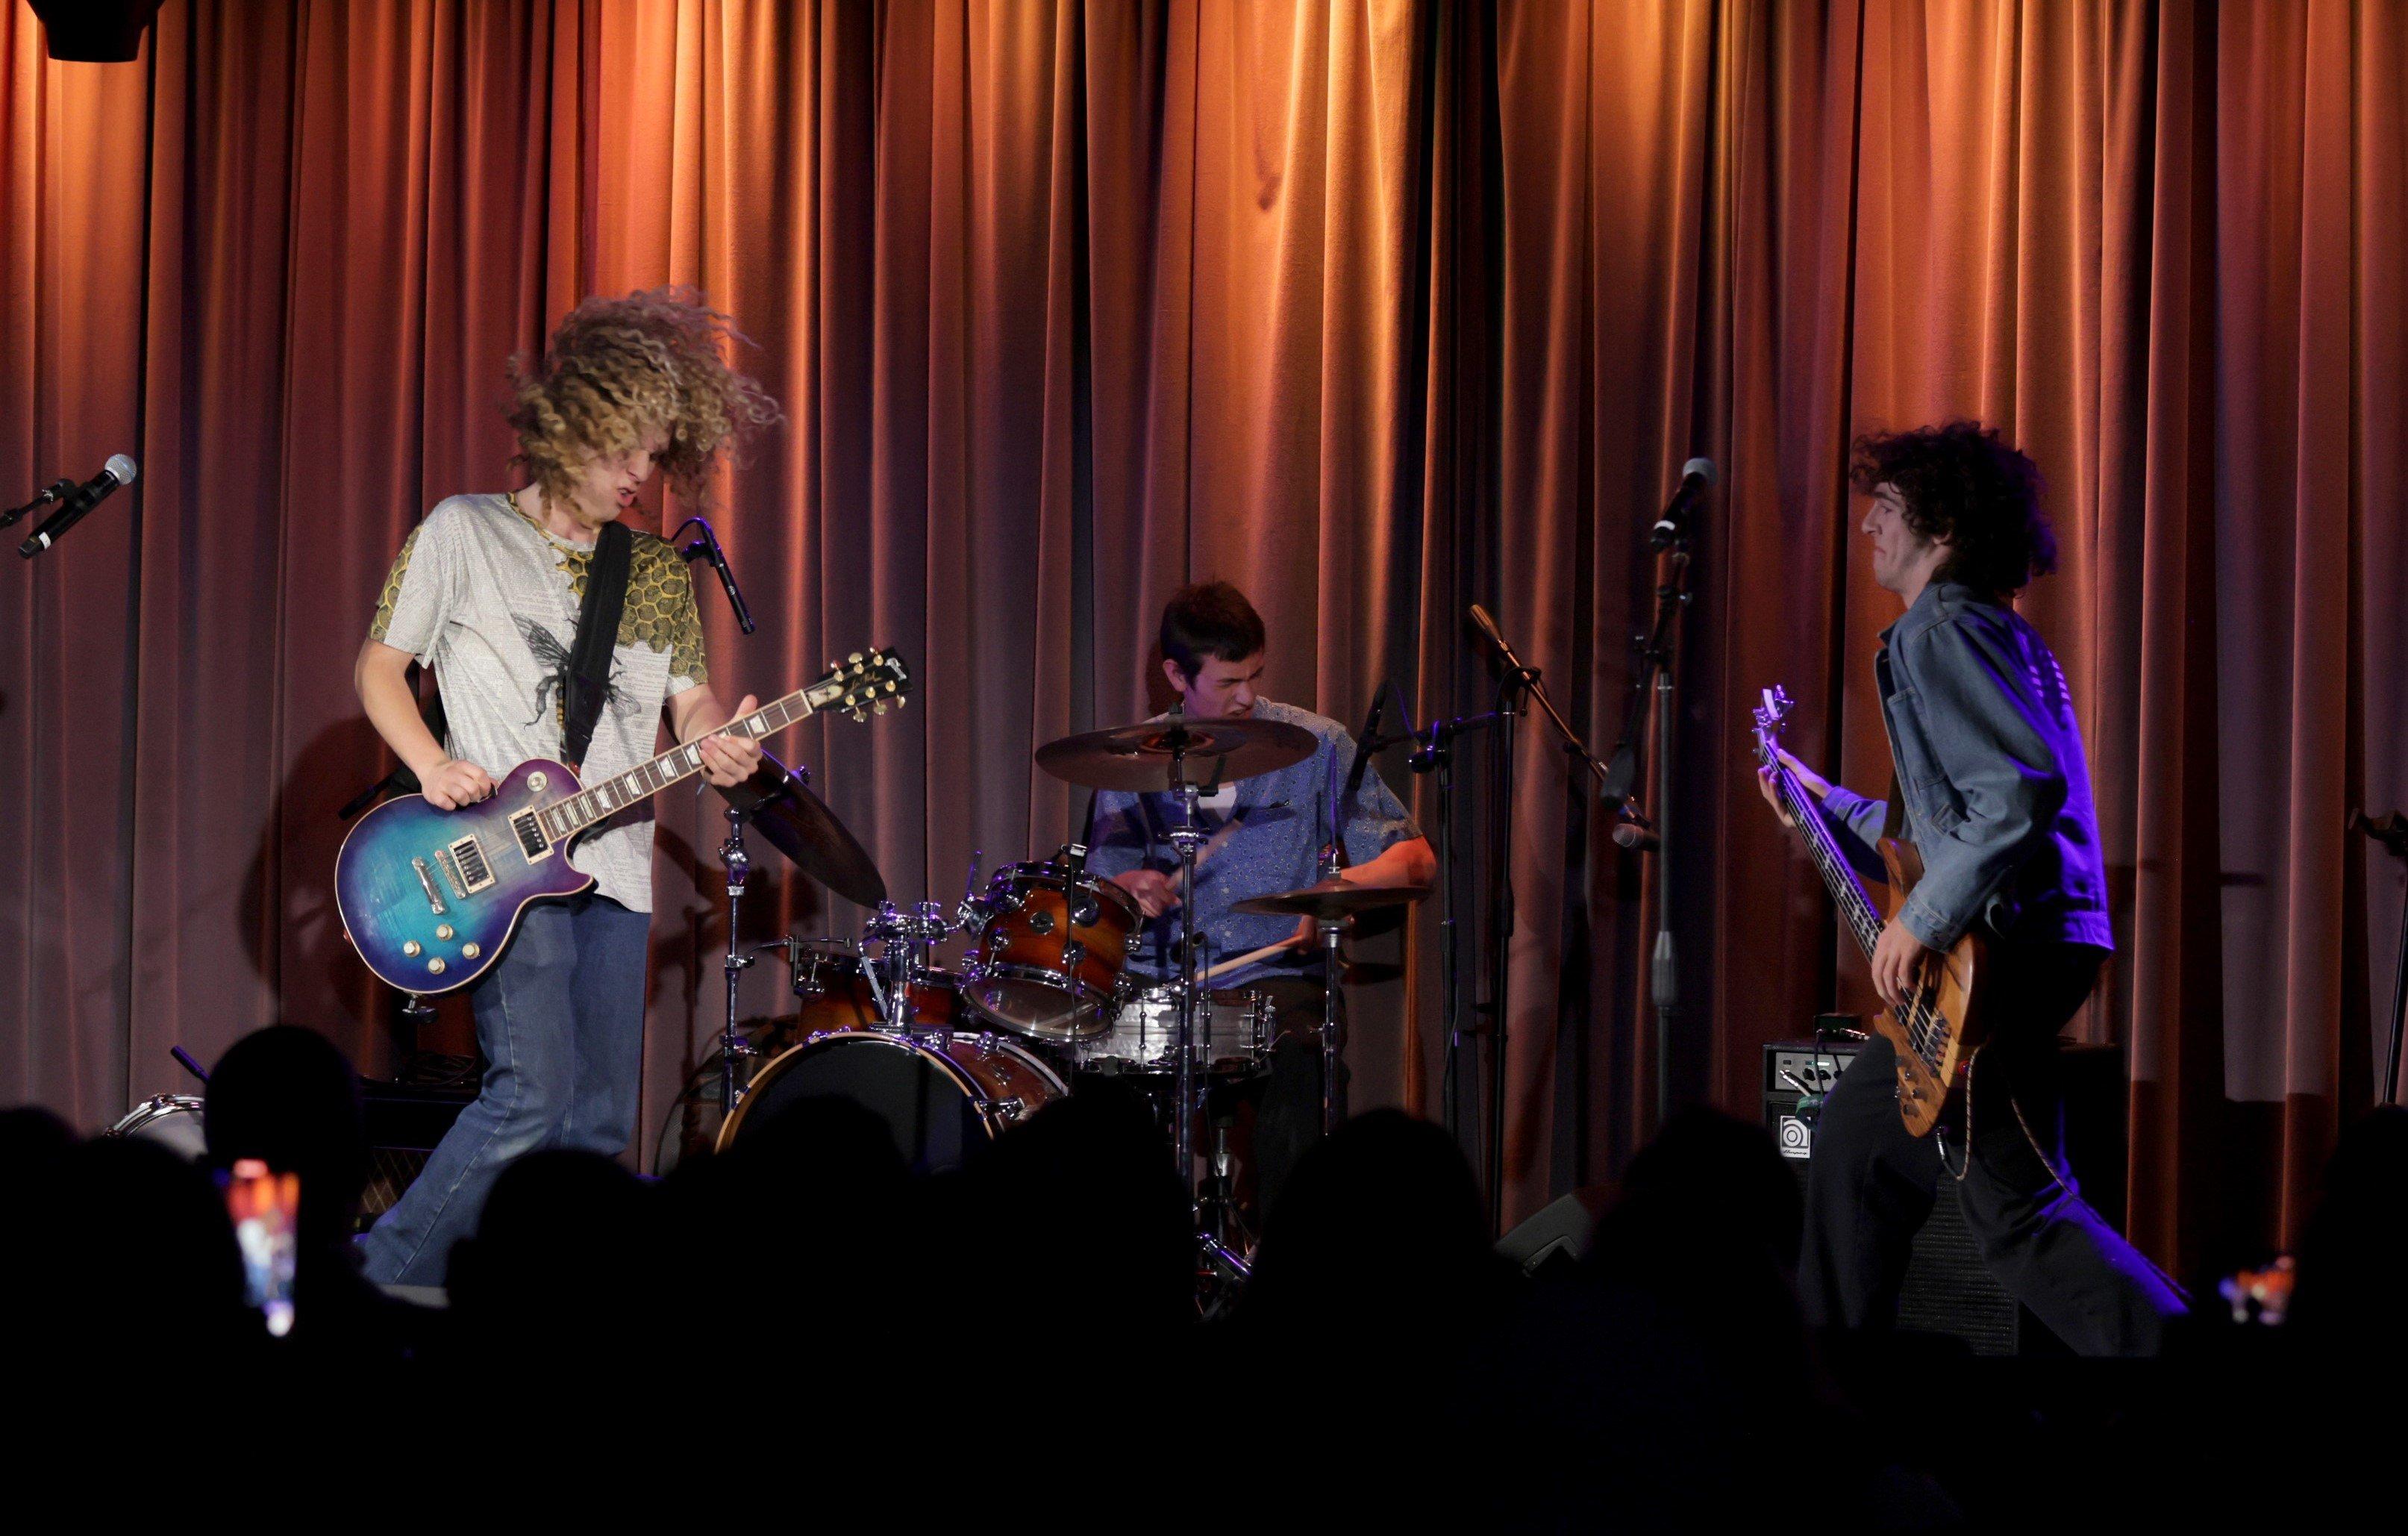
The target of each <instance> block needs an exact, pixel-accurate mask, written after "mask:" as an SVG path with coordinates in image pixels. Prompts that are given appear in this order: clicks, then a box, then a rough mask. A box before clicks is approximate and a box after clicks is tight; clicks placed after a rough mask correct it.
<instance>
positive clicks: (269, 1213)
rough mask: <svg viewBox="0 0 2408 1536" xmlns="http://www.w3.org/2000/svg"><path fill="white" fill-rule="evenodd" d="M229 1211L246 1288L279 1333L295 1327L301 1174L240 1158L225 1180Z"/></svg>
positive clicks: (284, 1332)
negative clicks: (232, 1219) (280, 1170)
mask: <svg viewBox="0 0 2408 1536" xmlns="http://www.w3.org/2000/svg"><path fill="white" fill-rule="evenodd" d="M226 1212H227V1213H228V1214H229V1215H231V1216H232V1217H233V1218H234V1236H235V1242H236V1244H237V1245H238V1246H239V1247H240V1248H241V1249H242V1273H243V1284H244V1288H245V1289H246V1290H247V1291H248V1293H249V1295H250V1299H251V1306H253V1307H254V1308H256V1309H257V1310H258V1312H259V1313H260V1315H261V1316H262V1317H264V1318H265V1319H266V1321H267V1331H268V1332H269V1333H272V1334H274V1335H275V1336H277V1337H278V1338H279V1339H280V1338H282V1337H283V1336H284V1335H285V1334H287V1333H290V1332H291V1331H293V1263H294V1254H295V1253H296V1251H297V1250H298V1246H299V1230H300V1225H301V1175H299V1174H298V1173H271V1172H269V1171H268V1170H267V1165H266V1164H265V1163H264V1162H262V1161H260V1160H259V1159H258V1158H256V1157H242V1158H237V1159H236V1162H235V1165H234V1173H233V1176H232V1177H231V1178H229V1179H228V1180H227V1181H226Z"/></svg>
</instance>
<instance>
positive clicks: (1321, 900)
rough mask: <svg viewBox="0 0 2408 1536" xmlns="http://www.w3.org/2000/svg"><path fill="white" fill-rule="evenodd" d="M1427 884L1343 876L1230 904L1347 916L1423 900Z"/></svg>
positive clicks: (1270, 912) (1268, 911) (1272, 913)
mask: <svg viewBox="0 0 2408 1536" xmlns="http://www.w3.org/2000/svg"><path fill="white" fill-rule="evenodd" d="M1429 894H1430V888H1429V887H1428V886H1426V885H1355V884H1350V883H1347V882H1346V881H1342V880H1324V881H1316V882H1315V883H1312V884H1311V885H1305V886H1299V887H1298V888H1297V889H1296V890H1293V891H1279V892H1275V893H1273V894H1272V895H1270V896H1257V897H1248V898H1247V899H1246V900H1243V901H1239V902H1234V903H1232V904H1231V905H1230V908H1229V910H1230V911H1231V912H1254V913H1259V914H1261V915H1263V916H1265V917H1315V918H1325V917H1346V916H1349V915H1351V914H1353V913H1355V912H1368V911H1372V910H1374V909H1377V908H1382V907H1401V906H1407V905H1410V904H1411V903H1412V902H1416V901H1421V900H1425V899H1426V898H1427V897H1428V896H1429Z"/></svg>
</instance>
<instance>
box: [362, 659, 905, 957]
mask: <svg viewBox="0 0 2408 1536" xmlns="http://www.w3.org/2000/svg"><path fill="white" fill-rule="evenodd" d="M910 687H911V675H910V671H909V669H907V668H905V667H904V665H903V658H902V657H900V656H898V655H896V653H894V652H892V651H872V652H870V653H867V654H866V655H865V654H863V653H861V652H858V651H856V652H854V653H853V654H852V655H851V656H850V657H849V658H848V659H846V660H845V661H844V662H842V663H840V664H838V665H836V666H832V667H830V668H828V672H827V675H826V676H825V677H824V678H822V679H820V681H818V682H814V683H812V684H811V685H810V687H808V688H801V689H797V690H796V691H795V692H794V693H791V694H788V695H787V696H785V697H783V698H781V699H778V700H776V701H774V702H772V703H769V704H767V705H764V706H763V707H762V708H760V709H758V710H755V711H753V712H752V713H751V714H748V715H745V716H743V717H742V718H741V719H738V720H731V721H729V722H728V723H727V724H726V725H723V726H721V727H720V729H719V730H718V731H716V732H713V733H712V734H713V735H727V736H741V737H746V738H749V739H753V740H755V741H758V740H761V739H765V738H767V737H768V736H770V735H772V734H773V733H775V732H778V731H781V730H784V729H785V728H786V727H787V726H789V725H795V724H796V723H797V722H799V721H803V720H807V719H809V718H810V717H811V716H812V715H814V714H818V713H820V712H822V711H836V712H838V713H841V714H846V715H850V716H852V717H853V719H855V720H866V719H867V718H868V717H869V716H870V715H872V714H884V713H885V712H886V711H888V710H890V709H900V708H901V707H902V705H903V701H904V699H905V698H906V697H907V696H909V695H910ZM701 771H702V748H701V745H700V744H699V743H698V742H689V743H687V744H686V745H684V746H681V747H676V748H673V749H671V750H670V751H668V752H665V753H663V754H660V755H659V756H658V757H655V758H653V759H652V761H651V762H649V763H645V764H642V765H640V766H639V767H637V768H629V769H628V770H627V771H626V772H624V773H621V774H616V775H614V776H612V777H611V778H609V779H605V780H603V781H602V782H600V783H598V784H593V785H590V786H589V785H585V784H581V783H580V782H578V780H577V775H576V774H575V773H573V772H571V771H570V770H569V769H568V768H567V767H566V765H565V764H561V763H555V762H552V760H550V759H549V758H542V757H531V758H529V759H527V760H526V761H525V762H523V763H521V764H520V765H519V766H518V767H516V768H512V769H511V770H510V771H509V773H508V774H507V775H505V776H504V777H503V778H502V779H501V780H500V782H498V783H496V784H495V787H494V793H493V794H491V795H489V796H487V797H485V798H484V799H483V800H481V801H480V802H478V803H477V804H475V805H468V806H462V807H461V808H460V809H459V810H457V811H441V810H437V808H436V807H435V805H434V804H433V803H432V802H430V801H429V800H428V799H427V798H426V797H425V796H423V795H405V796H400V797H396V798H394V799H391V800H387V801H386V802H385V803H384V804H382V805H380V806H379V807H377V808H376V809H375V810H374V811H369V812H368V813H367V814H366V815H365V816H363V817H361V818H360V820H359V823H358V825H355V826H353V827H352V828H351V835H350V836H348V837H346V838H345V839H344V840H343V847H342V851H341V852H340V853H338V854H336V855H335V905H336V907H337V910H338V911H339V912H341V914H342V920H343V934H344V936H345V937H346V938H348V939H350V940H351V947H352V948H353V949H356V950H358V951H359V953H360V958H361V959H362V960H365V961H366V962H367V968H368V969H370V970H372V971H375V972H376V973H377V975H378V977H379V978H380V979H381V980H382V981H384V982H386V983H389V984H390V985H392V986H394V987H397V988H399V989H400V990H401V991H403V992H408V993H414V994H416V995H418V996H420V997H432V996H434V995H436V994H437V993H442V992H452V991H456V990H458V989H459V988H461V987H464V986H467V985H469V984H471V983H474V982H475V981H476V980H477V979H478V978H479V977H480V976H482V975H484V973H485V972H486V971H487V970H489V969H492V968H493V965H494V962H495V961H496V960H498V959H500V958H501V955H502V951H503V949H504V948H505V947H506V946H508V944H509V940H510V935H511V934H513V933H515V932H516V931H517V930H518V923H519V914H520V913H521V912H524V911H525V910H526V906H527V903H528V902H530V901H538V900H541V899H542V898H543V897H563V896H575V895H576V894H577V893H579V892H580V891H583V890H586V889H589V888H590V887H592V885H593V884H594V877H593V876H591V875H588V874H585V873H583V872H581V870H578V869H576V868H572V867H571V866H570V864H569V862H568V859H567V857H566V854H567V851H568V848H569V846H570V844H571V842H572V841H573V840H575V839H576V837H577V836H578V834H580V833H581V832H583V831H584V830H585V829H586V828H588V827H591V826H593V825H595V824H597V823H599V822H602V821H605V820H607V819H608V818H609V817H611V816H614V815H617V814H618V813H619V812H620V811H624V810H625V809H627V807H629V806H631V805H634V804H635V803H636V802H638V800H643V799H648V798H650V797H652V796H654V795H657V794H659V793H660V792H661V791H662V790H664V789H667V788H668V787H669V786H670V785H671V784H674V783H678V782H681V781H683V780H685V779H689V778H691V777H693V776H694V775H695V774H696V773H699V772H701Z"/></svg>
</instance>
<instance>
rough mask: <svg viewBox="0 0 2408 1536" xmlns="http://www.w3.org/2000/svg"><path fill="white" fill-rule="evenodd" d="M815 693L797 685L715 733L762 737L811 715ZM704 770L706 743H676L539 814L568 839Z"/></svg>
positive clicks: (548, 831) (547, 827)
mask: <svg viewBox="0 0 2408 1536" xmlns="http://www.w3.org/2000/svg"><path fill="white" fill-rule="evenodd" d="M810 694H811V690H810V689H808V688H803V689H797V690H796V692H794V693H791V694H788V695H787V696H785V697H783V698H781V699H779V700H777V701H776V702H774V703H771V704H766V705H764V706H762V707H761V708H760V709H757V710H755V711H753V712H752V713H751V714H748V715H745V716H743V717H742V718H741V719H738V720H731V721H729V722H728V723H727V724H726V725H722V726H721V727H720V728H719V729H718V730H716V731H712V732H710V735H713V736H723V735H724V736H741V737H745V738H748V739H752V740H754V741H758V740H761V739H764V738H766V737H768V736H771V735H774V734H776V733H777V732H779V731H781V730H784V729H785V728H786V727H787V726H789V725H793V724H794V723H795V722H796V721H797V720H802V719H805V718H807V717H808V716H810V714H811V713H812V712H813V710H814V707H813V705H812V703H811V699H810ZM701 771H702V743H701V742H700V741H699V740H695V741H689V742H687V743H686V744H685V745H683V746H681V747H673V748H671V749H670V750H668V751H667V752H665V753H663V754H660V755H659V756H658V757H655V758H653V759H652V761H651V762H649V763H644V764H641V765H639V766H638V767H636V768H629V769H628V770H627V771H626V772H624V773H622V774H618V775H616V776H614V777H612V778H609V779H605V780H603V781H602V782H600V783H598V784H592V785H588V786H587V787H586V788H585V789H584V790H582V791H581V792H580V793H578V794H575V795H572V796H570V797H568V798H566V799H565V800H560V801H557V802H555V803H553V804H552V805H548V806H546V807H544V808H543V810H542V811H540V812H539V813H538V814H539V815H540V816H541V818H542V822H543V830H544V835H545V836H546V837H548V838H550V839H551V840H552V841H553V842H555V843H556V842H560V841H563V840H566V839H568V838H571V837H573V836H575V835H576V834H577V833H578V832H580V831H581V830H582V829H583V828H585V827H588V826H591V825H594V824H595V822H598V821H602V820H605V819H607V818H609V817H611V816H615V815H617V814H618V813H619V812H620V811H624V810H626V809H627V808H628V807H629V806H631V805H634V804H635V803H636V802H637V801H638V800H646V799H650V798H651V797H653V796H655V795H657V794H659V793H660V792H661V791H662V790H665V789H667V788H668V787H669V785H671V784H674V783H677V782H680V781H681V780H684V779H690V778H692V777H694V776H695V774H697V773H699V772H701Z"/></svg>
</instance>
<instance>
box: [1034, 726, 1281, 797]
mask: <svg viewBox="0 0 2408 1536" xmlns="http://www.w3.org/2000/svg"><path fill="white" fill-rule="evenodd" d="M1316 744H1317V740H1316V739H1315V737H1314V736H1313V734H1312V732H1311V731H1309V730H1306V729H1305V728H1304V727H1303V726H1301V725H1289V724H1287V723H1286V722H1285V721H1282V720H1155V721H1149V722H1147V723H1145V724H1143V725H1116V726H1113V727H1112V728H1111V729H1110V730H1101V731H1085V732H1082V733H1081V734H1080V735H1077V736H1066V737H1063V738H1061V739H1059V740H1055V741H1048V742H1046V743H1045V744H1044V745H1043V746H1041V747H1039V748H1038V749H1037V766H1038V767H1039V768H1043V769H1044V770H1045V771H1046V772H1048V773H1050V774H1052V775H1054V777H1055V778H1056V779H1061V780H1065V781H1067V782H1070V783H1074V784H1081V785H1084V786H1085V787H1086V788H1088V789H1116V790H1122V791H1125V792H1126V793H1128V794H1133V795H1143V794H1147V793H1149V792H1151V791H1154V790H1168V788H1169V787H1170V770H1171V765H1172V764H1173V763H1174V762H1179V763H1182V764H1183V766H1184V768H1185V771H1186V776H1187V782H1190V783H1196V784H1226V783H1232V782H1236V781H1238V780H1240V779H1252V778H1255V777H1257V776H1259V775H1261V774H1265V773H1274V772H1277V771H1278V770H1279V769H1281V768H1286V767H1288V766H1289V765H1290V764H1293V763H1301V762H1303V761H1304V760H1305V759H1306V758H1308V757H1310V756H1312V753H1313V748H1314V746H1315V745H1316Z"/></svg>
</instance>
